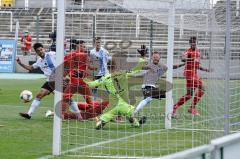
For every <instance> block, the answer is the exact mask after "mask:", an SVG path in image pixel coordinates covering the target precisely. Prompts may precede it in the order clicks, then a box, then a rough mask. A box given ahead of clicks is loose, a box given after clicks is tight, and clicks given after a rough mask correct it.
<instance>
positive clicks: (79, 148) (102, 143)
mask: <svg viewBox="0 0 240 159" xmlns="http://www.w3.org/2000/svg"><path fill="white" fill-rule="evenodd" d="M158 131H164V130H154V131H148V132H144V133H138V134H134V135H130V136H127V137H122V138H118V139H111V140H107V141H102V142H97V143H93V144H90V145H85V146H80V147H76V148H73V149H70V150H67V151H63V152H62V153H61V155H64V154H66V153H69V152H75V151H79V150H82V149H85V148H90V147H95V146H99V145H104V144H108V143H112V142H115V141H122V140H125V139H128V138H131V137H136V136H141V135H146V134H152V133H156V132H158ZM54 157H55V156H52V155H48V156H43V157H40V158H38V159H49V158H54Z"/></svg>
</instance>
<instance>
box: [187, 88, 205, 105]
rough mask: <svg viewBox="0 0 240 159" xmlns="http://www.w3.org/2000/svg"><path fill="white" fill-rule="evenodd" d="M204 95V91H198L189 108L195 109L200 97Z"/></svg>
mask: <svg viewBox="0 0 240 159" xmlns="http://www.w3.org/2000/svg"><path fill="white" fill-rule="evenodd" d="M203 95H204V91H203V90H201V89H199V90H198V91H197V92H196V93H195V94H194V98H193V103H192V104H191V106H190V108H193V109H196V105H197V103H198V102H199V101H200V99H201V98H202V96H203Z"/></svg>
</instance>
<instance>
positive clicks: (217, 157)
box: [159, 133, 240, 159]
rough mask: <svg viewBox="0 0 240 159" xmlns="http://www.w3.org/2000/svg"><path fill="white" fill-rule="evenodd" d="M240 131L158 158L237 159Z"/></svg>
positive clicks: (239, 146) (239, 147) (239, 153)
mask: <svg viewBox="0 0 240 159" xmlns="http://www.w3.org/2000/svg"><path fill="white" fill-rule="evenodd" d="M239 150H240V133H234V134H231V135H227V136H224V137H221V138H218V139H215V140H211V142H210V144H209V145H203V146H199V147H196V148H193V149H189V150H185V151H182V152H178V153H174V154H171V155H167V156H164V157H161V158H159V159H239V156H240V151H239Z"/></svg>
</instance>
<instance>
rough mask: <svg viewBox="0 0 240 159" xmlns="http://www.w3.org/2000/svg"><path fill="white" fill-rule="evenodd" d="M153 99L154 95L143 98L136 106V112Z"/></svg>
mask: <svg viewBox="0 0 240 159" xmlns="http://www.w3.org/2000/svg"><path fill="white" fill-rule="evenodd" d="M151 101H152V97H147V98H146V99H143V100H142V101H141V102H140V103H139V104H138V105H137V107H136V109H135V111H134V114H137V113H138V112H139V111H140V110H141V109H142V108H143V107H145V105H147V104H148V103H150V102H151Z"/></svg>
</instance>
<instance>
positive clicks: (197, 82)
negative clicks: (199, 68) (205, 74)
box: [185, 76, 203, 89]
mask: <svg viewBox="0 0 240 159" xmlns="http://www.w3.org/2000/svg"><path fill="white" fill-rule="evenodd" d="M185 78H186V87H187V88H194V89H195V88H199V87H202V86H203V81H202V80H201V79H200V78H199V77H198V76H191V77H185Z"/></svg>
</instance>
